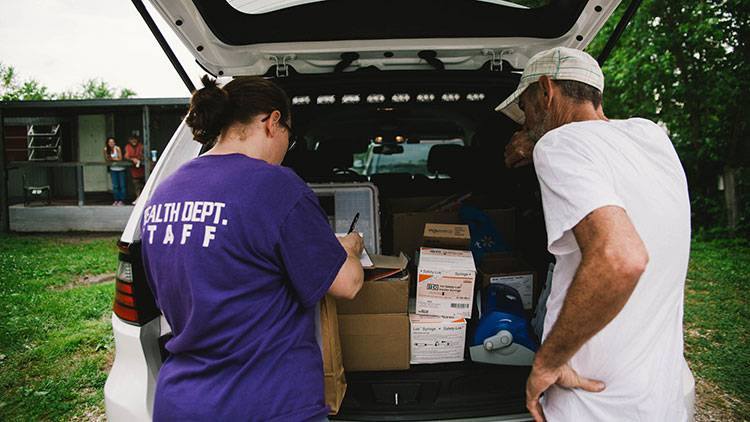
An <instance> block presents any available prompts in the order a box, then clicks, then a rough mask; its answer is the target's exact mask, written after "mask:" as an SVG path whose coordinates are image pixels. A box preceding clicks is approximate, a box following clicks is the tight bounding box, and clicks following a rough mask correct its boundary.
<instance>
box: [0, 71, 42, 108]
mask: <svg viewBox="0 0 750 422" xmlns="http://www.w3.org/2000/svg"><path fill="white" fill-rule="evenodd" d="M52 97H53V94H52V93H50V92H49V90H48V89H47V87H46V86H44V85H42V84H41V83H39V82H37V81H36V80H34V79H28V80H26V81H24V82H19V81H18V75H17V74H16V70H15V69H14V68H13V66H6V65H4V64H2V63H0V101H19V100H24V101H29V100H49V99H51V98H52Z"/></svg>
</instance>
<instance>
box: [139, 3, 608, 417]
mask: <svg viewBox="0 0 750 422" xmlns="http://www.w3.org/2000/svg"><path fill="white" fill-rule="evenodd" d="M136 1H138V0H136ZM150 1H151V2H152V4H153V5H154V7H155V8H156V10H157V11H158V12H159V13H160V14H161V15H162V17H163V18H164V19H165V20H166V21H167V22H168V23H169V24H170V25H171V27H172V28H173V30H174V31H175V32H176V34H177V35H178V36H179V38H180V39H181V41H182V42H183V43H184V44H185V46H187V48H188V49H189V50H190V51H191V52H192V53H193V55H194V57H195V59H196V61H197V62H198V63H199V64H200V65H201V66H202V67H203V68H204V69H205V70H206V71H207V72H209V73H211V74H213V75H215V76H239V75H268V76H271V77H278V78H284V77H287V76H289V77H288V78H287V79H285V80H284V81H280V82H281V85H282V86H284V87H285V89H287V91H289V95H290V96H295V95H305V96H308V97H316V96H318V95H322V94H326V92H323V91H321V90H322V89H324V88H323V87H324V86H325V85H328V84H333V85H337V86H339V88H342V87H341V84H342V83H343V84H344V86H347V87H349V85H351V87H354V86H356V87H358V88H362V87H361V86H360V85H361V84H362V83H365V81H368V80H369V79H374V80H373V81H372V84H373V85H377V84H378V83H379V84H385V83H386V82H387V83H390V84H392V83H393V79H392V78H378V77H373V75H372V74H369V75H368V73H369V72H362V73H363V75H354V74H349V73H351V72H357V71H358V70H363V71H364V70H372V71H373V72H377V73H379V74H384V73H385V72H386V71H396V72H393V73H392V74H388V75H389V76H394V77H396V76H397V75H398V74H401V75H404V74H405V73H409V72H408V71H421V72H422V73H424V72H428V73H430V72H432V71H457V72H455V73H452V74H451V73H450V72H441V73H435V74H434V75H435V76H437V78H435V80H434V81H432V79H433V78H424V79H423V80H422V82H421V85H420V88H426V87H429V83H434V86H433V87H434V88H435V90H437V89H438V88H439V86H443V85H444V86H445V87H451V86H452V85H451V75H452V76H455V77H458V76H459V75H461V76H460V78H466V76H467V73H473V72H471V71H475V70H479V69H488V68H489V69H490V70H501V69H502V70H505V71H506V72H507V71H508V68H510V70H511V71H517V70H519V69H523V68H524V66H525V65H526V62H527V61H528V59H529V58H530V57H531V56H533V55H534V54H536V53H537V52H540V51H542V50H545V49H548V48H552V47H555V46H567V47H573V48H579V49H583V48H585V47H586V46H587V45H588V43H589V42H590V41H591V40H592V39H593V37H594V36H595V35H596V33H597V32H598V31H599V30H600V29H601V27H602V26H603V24H604V23H605V21H606V20H607V18H608V17H609V16H610V15H611V14H612V12H613V11H614V9H615V8H616V7H617V5H618V4H619V0H601V1H586V0H557V1H556V0H550V1H544V0H541V1H534V0H518V1H515V2H510V1H502V0H409V1H399V2H396V1H393V0H378V1H356V2H355V1H351V0H324V1H316V0H286V1H283V0H282V1H263V0H228V1H225V0H193V1H179V2H176V1H172V0H150ZM341 72H345V73H347V74H348V75H346V76H347V77H346V78H340V79H339V80H338V82H336V81H333V79H334V78H336V75H335V74H336V73H341ZM358 73H359V72H358ZM414 73H415V74H418V73H419V72H414ZM309 74H318V75H316V76H313V77H310V78H308V80H305V81H303V80H302V79H304V78H296V77H295V76H297V75H299V76H305V75H309ZM324 74H325V75H324ZM310 76H312V75H310ZM357 76H363V77H362V78H357ZM381 76H382V75H381ZM515 78H517V75H511V74H508V73H506V74H505V75H504V76H501V77H499V78H494V80H492V82H491V83H489V84H488V86H485V88H486V89H487V94H488V95H490V94H491V93H494V92H500V91H503V92H510V91H512V89H513V86H511V85H514V83H513V80H515ZM352 79H357V81H356V82H355V81H353V80H352ZM397 79H398V78H397ZM312 80H315V81H316V82H318V83H319V85H316V88H315V89H313V88H310V85H309V82H310V81H312ZM427 80H431V81H432V82H427ZM323 81H325V83H323V84H320V82H323ZM334 82H335V83H334ZM443 82H444V83H443ZM455 83H456V81H453V84H454V88H453V89H455ZM475 83H476V82H475ZM464 84H466V86H465V87H463V88H461V89H464V90H465V91H466V92H467V93H468V92H473V91H474V90H475V89H476V87H475V86H471V84H467V83H466V81H464ZM384 87H385V85H383V86H381V87H379V88H378V89H380V91H383V90H384V89H385V88H384ZM372 88H373V89H375V87H372ZM392 88H393V89H396V88H395V87H392ZM415 89H416V88H415ZM305 90H306V91H305ZM376 90H377V89H376ZM380 91H379V92H380ZM357 92H359V91H357ZM372 92H374V91H372ZM367 93H368V92H367V90H365V89H364V88H362V94H363V98H365V97H364V95H365V94H367ZM412 94H413V95H412V97H411V98H416V97H417V94H418V93H417V92H414V93H412ZM462 95H464V94H462ZM464 96H465V95H464ZM338 98H341V97H339V96H336V99H337V100H336V101H338ZM389 98H390V96H389ZM483 98H484V97H483ZM497 100H498V101H500V100H501V98H497ZM407 101H408V100H407ZM363 102H364V101H363ZM412 103H414V101H412V102H411V103H410V104H408V105H406V104H404V105H403V106H404V107H407V108H408V107H411V104H412ZM313 104H314V103H313ZM342 104H344V103H343V102H342V103H341V104H338V102H337V105H340V106H343V105H342ZM494 104H495V103H493V104H492V106H494ZM490 107H491V105H487V109H488V110H489V109H490ZM300 115H304V113H300V114H298V116H300ZM301 117H302V119H300V120H301V122H298V123H305V124H303V125H302V126H303V127H304V126H308V125H310V122H306V121H305V118H304V116H301ZM298 126H299V125H298ZM497 165H498V166H501V165H502V162H501V160H499V159H498V161H497ZM542 248H543V246H542ZM528 372H529V368H528V367H515V366H500V365H490V364H483V363H475V362H471V361H470V360H465V361H463V362H457V363H443V364H432V365H412V366H411V369H409V370H405V371H383V372H349V373H347V381H348V385H349V386H348V391H347V394H346V397H345V400H344V403H343V406H342V409H341V411H340V413H339V415H338V417H337V419H338V418H340V419H346V420H350V419H355V420H425V419H448V418H469V417H482V416H498V415H508V416H511V415H522V414H524V413H525V404H524V402H525V400H524V385H525V381H526V378H527V376H528Z"/></svg>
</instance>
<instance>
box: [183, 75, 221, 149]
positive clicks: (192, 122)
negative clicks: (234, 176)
mask: <svg viewBox="0 0 750 422" xmlns="http://www.w3.org/2000/svg"><path fill="white" fill-rule="evenodd" d="M201 82H202V83H203V88H201V89H199V90H197V91H195V92H194V93H193V96H192V97H191V98H190V109H189V110H188V115H187V118H186V119H185V121H186V122H187V124H188V126H190V128H191V129H192V131H193V138H194V139H195V140H196V141H198V142H200V143H202V144H207V143H212V142H213V141H214V139H216V137H217V136H219V134H220V133H221V129H222V128H223V127H224V125H225V123H226V120H227V116H228V115H229V114H230V113H227V111H228V108H229V95H228V94H227V92H226V91H225V90H223V89H222V88H220V87H219V86H218V85H217V84H216V79H211V78H209V76H208V75H203V77H202V78H201Z"/></svg>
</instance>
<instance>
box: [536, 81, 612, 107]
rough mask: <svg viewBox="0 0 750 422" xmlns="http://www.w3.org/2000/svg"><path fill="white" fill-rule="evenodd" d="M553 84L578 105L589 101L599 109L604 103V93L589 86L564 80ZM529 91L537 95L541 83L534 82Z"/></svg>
mask: <svg viewBox="0 0 750 422" xmlns="http://www.w3.org/2000/svg"><path fill="white" fill-rule="evenodd" d="M552 82H554V83H555V84H556V85H557V86H559V87H560V90H561V91H562V93H563V94H564V95H565V96H566V97H569V98H570V99H572V100H573V101H575V102H577V103H583V102H586V101H589V102H591V104H593V105H594V108H598V107H599V106H600V105H601V103H602V92H601V91H599V90H598V89H596V88H594V87H593V86H591V85H589V84H586V83H583V82H579V81H570V80H563V79H554V80H553V81H552ZM527 89H528V90H529V91H530V93H535V92H536V90H537V89H539V82H534V83H533V84H531V85H529V87H528V88H527Z"/></svg>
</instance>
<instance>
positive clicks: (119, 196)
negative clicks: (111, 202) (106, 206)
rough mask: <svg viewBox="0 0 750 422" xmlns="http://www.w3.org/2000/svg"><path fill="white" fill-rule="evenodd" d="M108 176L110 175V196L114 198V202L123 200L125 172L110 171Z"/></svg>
mask: <svg viewBox="0 0 750 422" xmlns="http://www.w3.org/2000/svg"><path fill="white" fill-rule="evenodd" d="M109 174H111V175H112V194H113V195H114V196H115V201H124V200H125V170H120V171H114V170H113V171H111V172H110V173H109Z"/></svg>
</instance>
